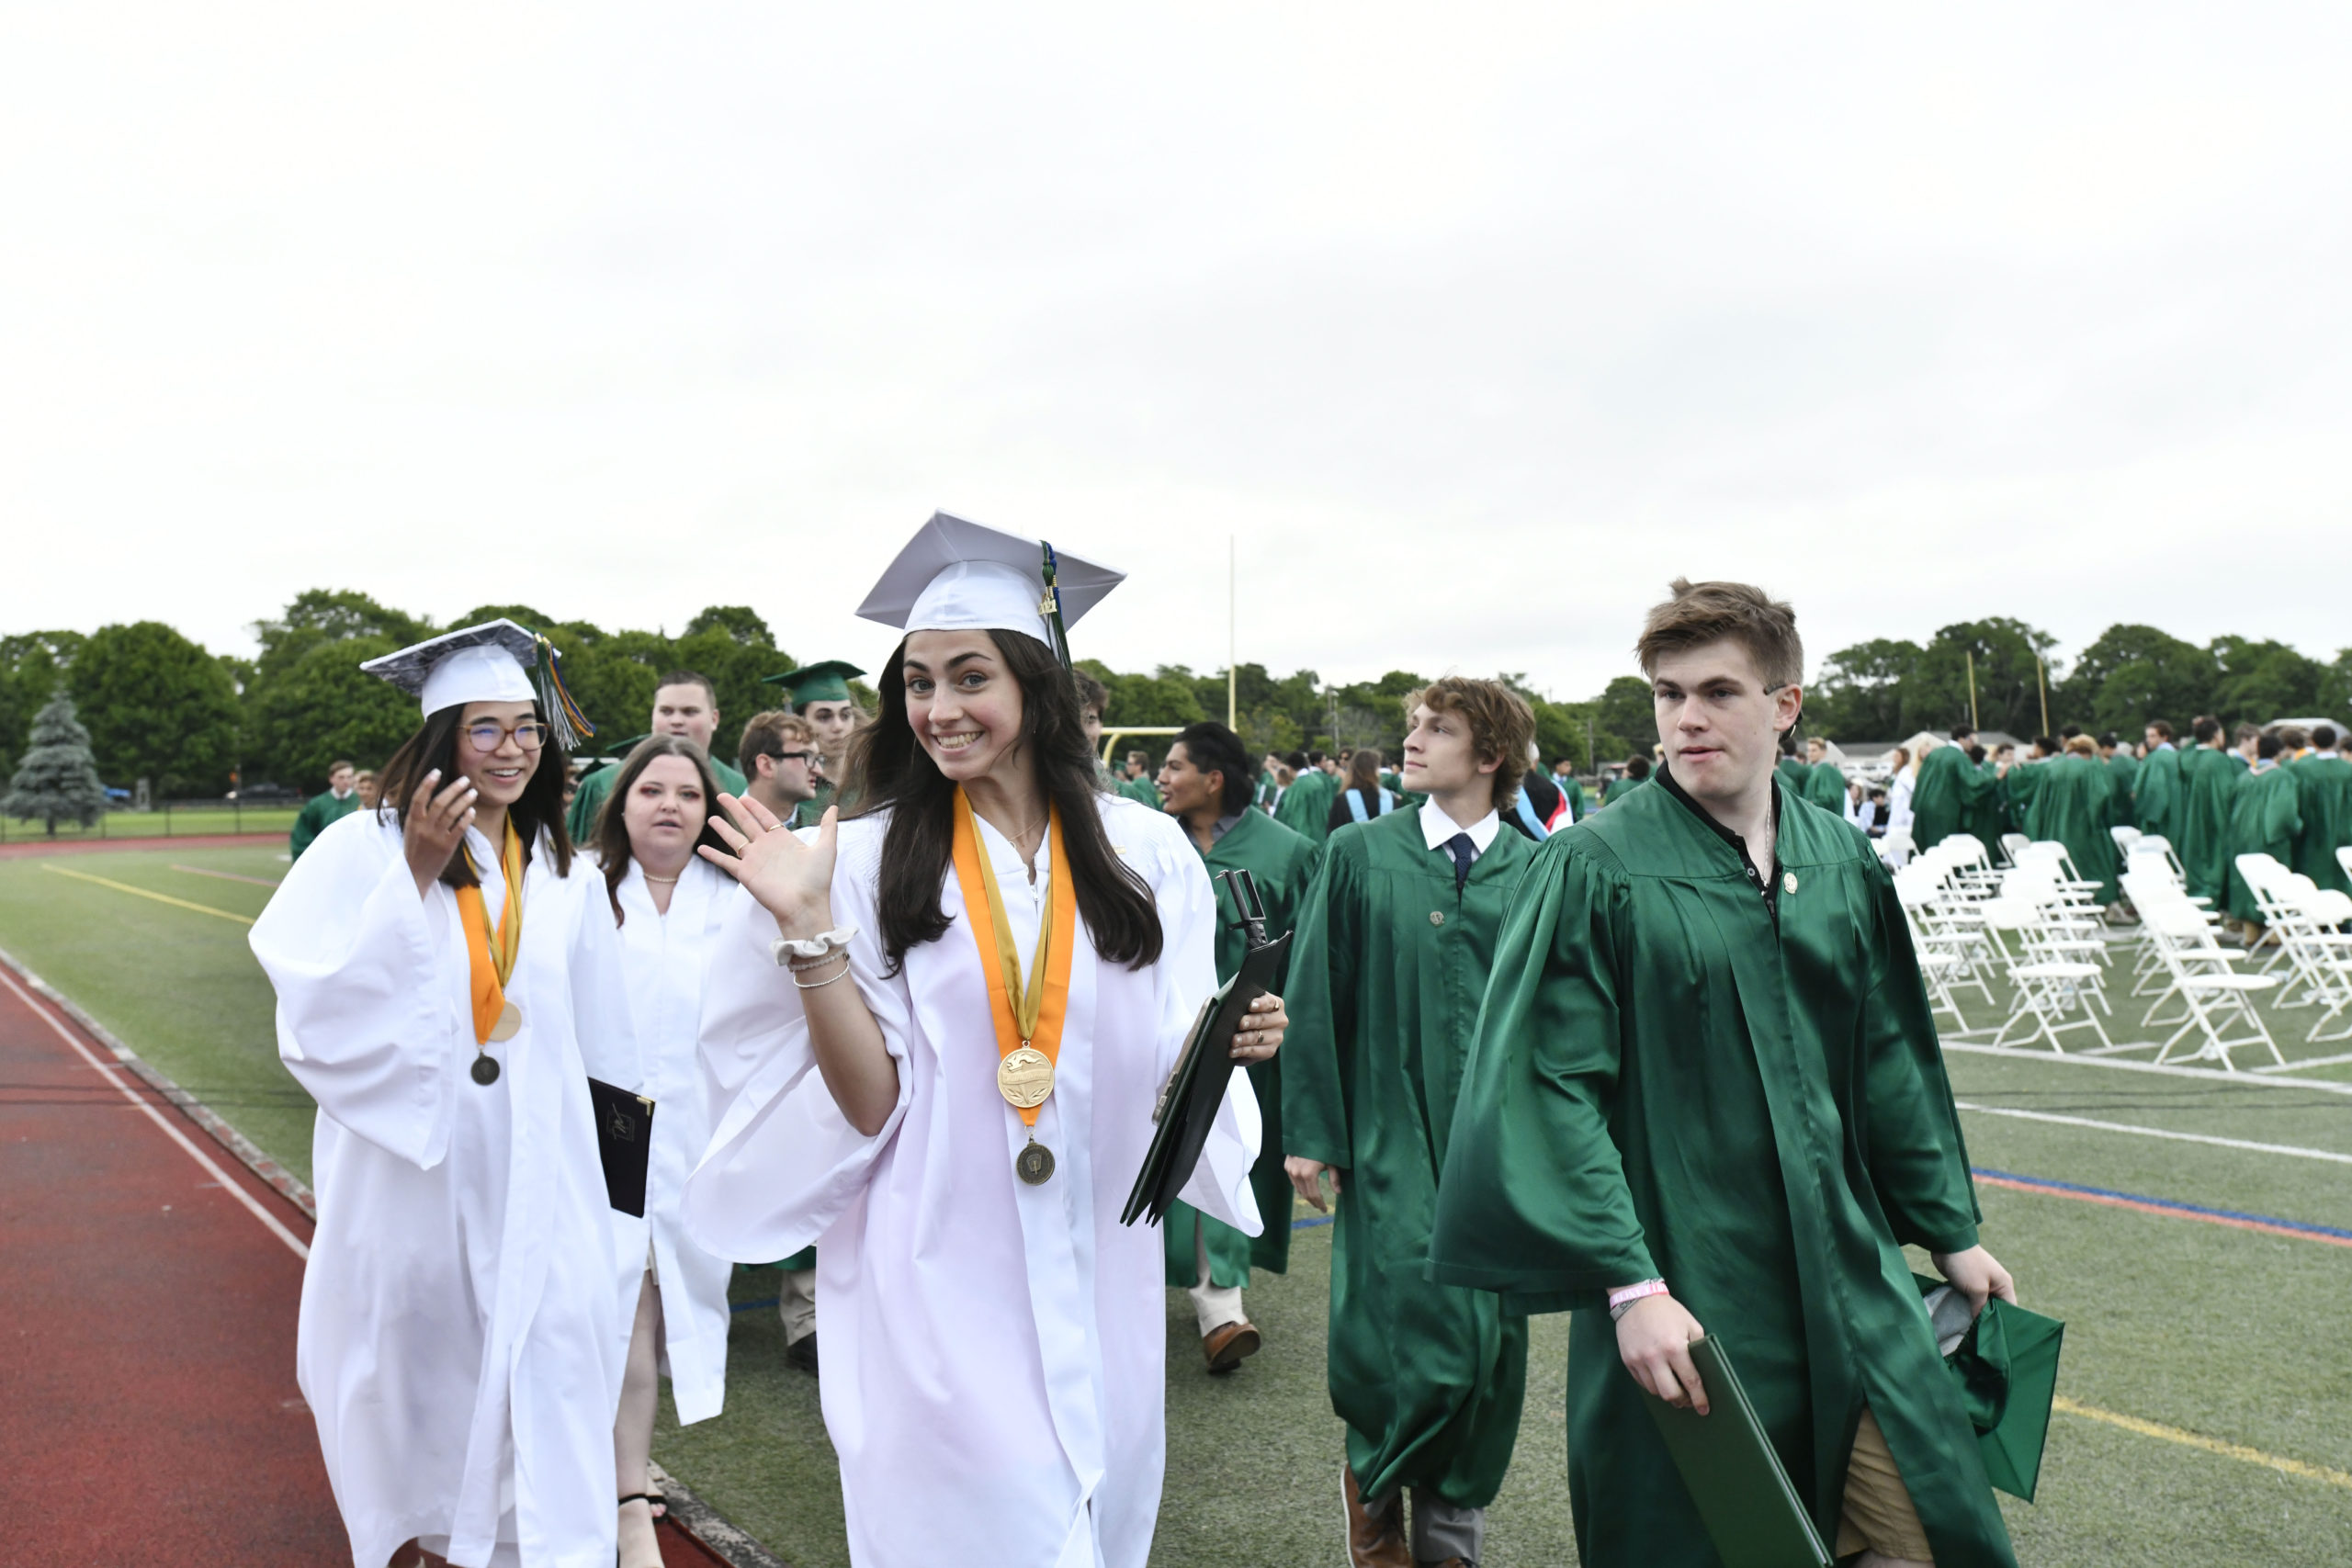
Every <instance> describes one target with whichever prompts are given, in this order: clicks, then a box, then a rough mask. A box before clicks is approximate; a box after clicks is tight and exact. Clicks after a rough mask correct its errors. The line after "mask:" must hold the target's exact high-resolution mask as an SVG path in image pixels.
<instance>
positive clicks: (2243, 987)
mask: <svg viewBox="0 0 2352 1568" xmlns="http://www.w3.org/2000/svg"><path fill="white" fill-rule="evenodd" d="M2145 924H2146V925H2147V927H2148V928H2149V930H2150V931H2151V933H2152V934H2153V935H2154V938H2155V940H2156V942H2157V943H2158V947H2157V951H2158V952H2159V953H2161V954H2162V955H2163V957H2164V963H2165V971H2166V974H2167V976H2168V977H2169V978H2170V980H2171V982H2172V983H2171V985H2170V986H2168V987H2166V988H2165V994H2164V997H2159V998H2157V1002H2156V1005H2155V1006H2152V1007H2151V1008H2150V1009H2149V1010H2148V1016H2147V1018H2146V1020H2145V1021H2143V1027H2145V1028H2150V1029H2155V1028H2161V1027H2162V1026H2164V1025H2165V1024H2167V1023H2177V1024H2179V1025H2180V1027H2179V1028H2178V1029H2177V1030H2175V1031H2174V1032H2173V1033H2172V1034H2171V1036H2170V1037H2169V1038H2167V1039H2166V1040H2165V1042H2164V1043H2162V1044H2160V1045H2158V1046H2157V1047H2156V1061H2157V1063H2158V1065H2160V1066H2161V1065H2164V1064H2166V1063H2172V1062H2211V1061H2218V1062H2220V1063H2221V1064H2222V1066H2223V1067H2224V1068H2226V1069H2227V1070H2229V1071H2231V1072H2235V1071H2237V1064H2236V1063H2235V1062H2233V1061H2232V1060H2231V1059H2230V1053H2231V1052H2232V1051H2234V1050H2237V1049H2239V1048H2240V1047H2242V1046H2246V1045H2260V1046H2261V1047H2262V1048H2263V1049H2265V1050H2267V1051H2268V1052H2269V1053H2270V1059H2271V1062H2272V1063H2273V1064H2274V1065H2275V1066H2282V1067H2283V1066H2286V1065H2287V1058H2286V1057H2285V1056H2284V1055H2281V1054H2280V1053H2279V1050H2278V1042H2277V1041H2275V1040H2273V1039H2272V1038H2271V1037H2270V1030H2269V1028H2268V1026H2267V1025H2266V1024H2265V1023H2264V1022H2263V1021H2262V1015H2261V1014H2260V1013H2259V1012H2257V1011H2256V1010H2255V1006H2254V998H2255V996H2256V993H2259V992H2262V991H2267V990H2271V989H2274V988H2275V987H2277V986H2278V981H2277V980H2275V979H2273V978H2272V977H2271V976H2267V975H2241V974H2239V973H2238V972H2237V970H2236V968H2235V967H2234V964H2236V962H2237V961H2238V960H2240V959H2242V958H2244V957H2245V953H2243V952H2242V951H2233V950H2232V949H2228V948H2224V947H2223V946H2222V944H2221V943H2220V942H2216V941H2215V940H2214V939H2213V931H2212V928H2211V926H2209V925H2207V924H2206V923H2205V917H2204V916H2203V915H2202V914H2201V913H2199V911H2198V910H2197V909H2196V908H2194V907H2193V906H2191V905H2188V904H2160V905H2158V906H2157V907H2156V908H2154V909H2152V910H2150V911H2149V912H2148V915H2147V918H2146V920H2145ZM2174 996H2177V997H2178V998H2180V1001H2181V1016H2180V1017H2178V1018H2177V1019H2172V1018H2162V1019H2160V1018H2158V1017H2157V1016H2156V1012H2157V1010H2158V1008H2160V1007H2161V1006H2162V1005H2163V1002H2164V1000H2165V998H2168V997H2174ZM2233 1023H2234V1024H2238V1025H2241V1026H2242V1028H2243V1032H2241V1033H2239V1034H2237V1035H2235V1036H2234V1037H2233V1036H2230V1035H2227V1034H2225V1033H2224V1030H2226V1029H2227V1028H2228V1027H2230V1026H2231V1025H2232V1024H2233ZM2190 1032H2196V1033H2199V1034H2201V1035H2202V1036H2203V1037H2204V1043H2202V1044H2201V1045H2199V1046H2198V1048H2197V1049H2196V1050H2194V1051H2190V1052H2187V1053H2184V1054H2182V1055H2174V1054H2173V1047H2174V1046H2175V1045H2177V1044H2178V1043H2180V1042H2181V1040H2182V1039H2183V1038H2184V1037H2185V1036H2187V1035H2188V1034H2189V1033H2190Z"/></svg>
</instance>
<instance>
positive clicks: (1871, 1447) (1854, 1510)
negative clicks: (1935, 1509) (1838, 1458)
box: [1836, 1407, 1935, 1562]
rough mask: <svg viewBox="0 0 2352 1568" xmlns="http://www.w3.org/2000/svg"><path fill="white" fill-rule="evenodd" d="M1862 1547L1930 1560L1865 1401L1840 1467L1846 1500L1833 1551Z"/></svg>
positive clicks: (1923, 1535) (1925, 1535)
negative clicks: (1851, 1450)
mask: <svg viewBox="0 0 2352 1568" xmlns="http://www.w3.org/2000/svg"><path fill="white" fill-rule="evenodd" d="M1864 1550H1868V1551H1875V1552H1877V1553H1878V1554H1879V1555H1881V1556H1882V1557H1899V1558H1904V1559H1906V1560H1907V1561H1910V1562H1934V1561H1935V1555H1934V1552H1933V1551H1931V1550H1930V1549H1929V1547H1928V1532H1927V1531H1926V1530H1925V1529H1921V1528H1920V1525H1919V1514H1918V1510H1917V1509H1916V1508H1914V1507H1913V1506H1911V1493H1910V1490H1909V1489H1908V1488H1907V1487H1905V1485H1904V1484H1903V1472H1902V1471H1900V1470H1898V1469H1897V1468H1896V1467H1895V1463H1894V1453H1893V1451H1892V1450H1889V1449H1888V1448H1887V1446H1886V1434H1885V1433H1884V1432H1882V1431H1880V1430H1879V1427H1878V1417H1877V1416H1873V1415H1871V1413H1870V1411H1869V1409H1868V1408H1867V1407H1865V1408H1864V1409H1863V1411H1862V1424H1861V1426H1860V1428H1859V1429H1857V1430H1856V1431H1855V1433H1854V1457H1853V1460H1852V1461H1851V1462H1850V1463H1849V1464H1848V1465H1847V1467H1846V1506H1845V1511H1844V1512H1843V1513H1841V1514H1839V1515H1838V1545H1837V1548H1836V1552H1837V1555H1838V1556H1839V1557H1845V1556H1849V1555H1850V1554H1851V1553H1854V1552H1857V1551H1864Z"/></svg>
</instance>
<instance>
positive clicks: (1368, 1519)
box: [1340, 1464, 1413, 1568]
mask: <svg viewBox="0 0 2352 1568" xmlns="http://www.w3.org/2000/svg"><path fill="white" fill-rule="evenodd" d="M1340 1499H1341V1506H1343V1507H1344V1508H1345V1509H1346V1511H1347V1518H1348V1563H1349V1568H1413V1549H1412V1548H1411V1547H1410V1546H1408V1545H1407V1544H1406V1541H1405V1507H1404V1503H1405V1499H1404V1496H1403V1495H1402V1494H1401V1493H1400V1494H1399V1495H1397V1496H1396V1497H1393V1498H1391V1499H1390V1500H1389V1506H1388V1511H1387V1512H1386V1513H1385V1514H1382V1515H1374V1514H1373V1513H1371V1512H1370V1511H1368V1510H1367V1509H1366V1508H1365V1507H1364V1506H1363V1493H1362V1492H1361V1491H1359V1490H1358V1489H1357V1487H1356V1472H1354V1471H1353V1470H1352V1469H1351V1468H1349V1467H1348V1466H1346V1465H1344V1464H1343V1465H1341V1466H1340Z"/></svg>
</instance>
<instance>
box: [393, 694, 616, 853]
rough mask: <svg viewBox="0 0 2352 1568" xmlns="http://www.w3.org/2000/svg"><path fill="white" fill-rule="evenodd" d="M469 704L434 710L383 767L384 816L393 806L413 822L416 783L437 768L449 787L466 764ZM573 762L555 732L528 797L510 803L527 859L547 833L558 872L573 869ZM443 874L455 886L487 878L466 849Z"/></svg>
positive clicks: (398, 816)
mask: <svg viewBox="0 0 2352 1568" xmlns="http://www.w3.org/2000/svg"><path fill="white" fill-rule="evenodd" d="M465 712H466V705H465V704H463V703H451V704H450V705H448V706H447V707H446V708H442V709H440V710H439V711H438V712H436V713H434V714H432V715H430V716H427V717H426V718H425V721H424V724H423V725H422V726H421V727H420V728H418V729H417V732H416V733H415V734H413V735H412V736H410V737H409V738H408V739H406V740H404V741H402V742H401V749H400V750H397V751H395V752H393V753H392V758H391V761H389V762H386V763H385V764H384V768H383V778H382V780H381V782H380V784H379V789H380V790H381V793H380V794H379V795H378V796H377V800H378V802H379V804H378V806H377V807H376V810H377V816H378V819H379V820H381V818H382V817H383V815H384V814H385V813H387V812H389V813H390V814H391V818H392V820H393V821H395V822H398V823H399V824H401V827H403V828H405V827H406V826H408V803H409V800H410V798H411V797H412V796H413V795H415V794H416V786H417V785H418V784H422V783H424V775H425V774H427V773H431V772H432V771H433V770H434V769H435V768H438V769H440V770H441V778H440V781H439V783H438V784H435V788H436V789H446V788H447V787H448V785H449V784H451V783H453V782H454V781H455V780H456V779H457V777H458V774H459V773H463V772H465V770H464V769H463V768H461V767H460V766H458V732H459V731H460V729H462V728H463V726H462V725H460V724H459V722H458V721H459V720H460V719H462V718H463V717H464V716H465ZM531 716H532V717H533V718H536V719H537V720H538V721H539V722H540V723H541V724H545V723H546V722H547V715H545V714H543V713H541V712H540V711H539V705H538V704H537V703H533V704H532V705H531ZM569 767H570V761H569V759H567V758H566V757H565V755H564V750H563V748H562V747H561V746H559V745H557V744H556V740H555V737H554V735H553V734H552V733H550V734H549V735H548V739H547V743H546V744H545V745H543V746H541V747H540V748H539V761H538V766H537V767H536V768H534V769H532V770H531V778H530V782H529V783H528V784H525V785H524V786H523V795H522V798H521V799H519V800H517V801H515V804H514V805H512V806H510V807H507V808H506V819H507V820H508V821H510V822H512V823H514V824H515V833H516V835H517V836H518V837H520V838H521V839H522V840H523V863H524V864H525V865H528V864H530V863H531V854H532V852H533V850H534V849H535V848H536V847H537V844H538V840H539V835H540V834H542V833H544V834H546V835H547V838H548V844H549V845H550V846H551V847H552V848H553V849H554V851H555V874H557V875H558V876H569V875H571V834H570V833H568V832H566V831H564V827H563V779H564V774H565V773H566V771H567V770H568V769H569ZM441 880H442V882H443V883H444V884H446V885H447V886H451V887H479V886H481V877H480V876H478V875H476V874H474V868H473V862H472V861H471V860H470V859H469V858H468V857H467V856H465V855H461V854H457V853H455V852H453V853H451V855H450V856H449V863H448V864H447V865H445V866H443V867H442V868H441Z"/></svg>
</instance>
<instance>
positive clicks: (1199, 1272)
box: [1184, 1214, 1249, 1339]
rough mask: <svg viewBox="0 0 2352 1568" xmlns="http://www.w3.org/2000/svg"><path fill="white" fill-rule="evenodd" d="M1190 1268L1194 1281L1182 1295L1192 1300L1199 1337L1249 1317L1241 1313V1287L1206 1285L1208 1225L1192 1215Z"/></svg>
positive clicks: (1207, 1281)
mask: <svg viewBox="0 0 2352 1568" xmlns="http://www.w3.org/2000/svg"><path fill="white" fill-rule="evenodd" d="M1193 1270H1194V1272H1193V1281H1194V1282H1193V1285H1192V1286H1191V1287H1190V1288H1189V1289H1187V1290H1186V1291H1185V1292H1184V1293H1185V1294H1186V1295H1188V1296H1191V1297H1192V1298H1193V1320H1194V1321H1195V1322H1197V1323H1198V1324H1199V1325H1201V1337H1202V1338H1204V1339H1205V1338H1207V1337H1209V1336H1210V1335H1211V1334H1214V1333H1215V1332H1216V1331H1217V1330H1218V1329H1220V1328H1223V1327H1224V1326H1225V1325H1227V1324H1228V1323H1240V1322H1242V1321H1244V1320H1245V1319H1246V1318H1247V1317H1248V1315H1249V1314H1246V1313H1244V1312H1243V1311H1242V1310H1241V1287H1240V1286H1238V1285H1216V1284H1211V1283H1210V1282H1209V1233H1208V1222H1207V1221H1206V1220H1204V1219H1203V1218H1201V1217H1200V1216H1199V1215H1197V1214H1195V1215H1194V1216H1193Z"/></svg>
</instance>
